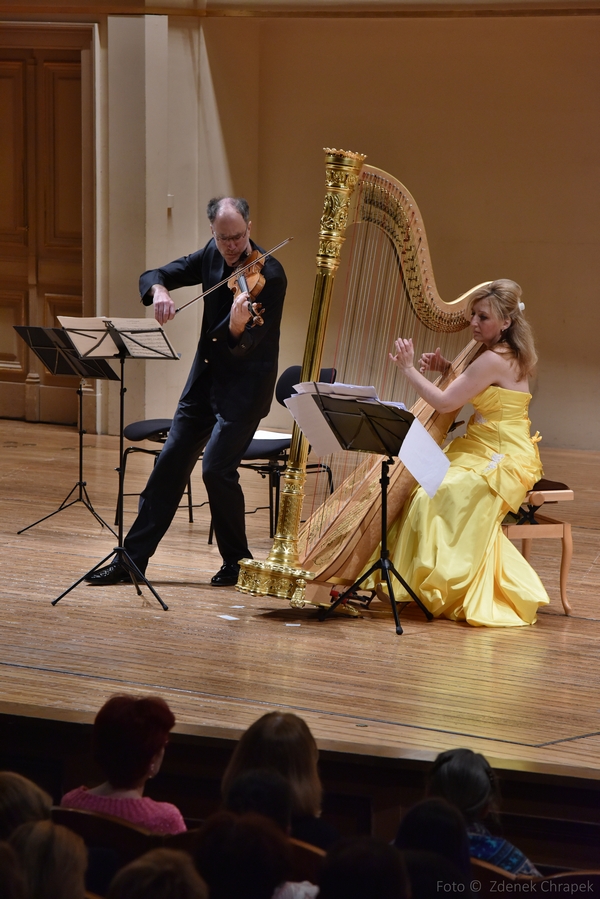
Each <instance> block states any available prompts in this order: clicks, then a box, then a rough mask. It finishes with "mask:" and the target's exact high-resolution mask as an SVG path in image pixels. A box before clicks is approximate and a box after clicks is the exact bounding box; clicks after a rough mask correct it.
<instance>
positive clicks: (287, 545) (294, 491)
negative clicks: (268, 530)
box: [237, 149, 366, 605]
mask: <svg viewBox="0 0 600 899" xmlns="http://www.w3.org/2000/svg"><path fill="white" fill-rule="evenodd" d="M325 153H326V157H325V162H326V194H325V202H324V205H323V215H322V216H321V228H320V232H319V251H318V253H317V277H316V281H315V289H314V292H313V299H312V306H311V313H310V321H309V325H308V335H307V338H306V346H305V348H304V359H303V361H302V372H301V375H300V379H301V381H317V380H318V379H319V372H320V370H321V357H322V355H323V343H324V340H325V331H326V328H327V319H328V317H329V307H330V303H331V295H332V292H333V279H334V278H335V275H336V272H337V270H338V267H339V264H340V253H341V249H342V244H343V243H344V240H345V237H344V235H345V232H346V226H347V224H348V215H349V212H350V204H351V201H352V194H353V193H354V188H355V187H356V184H357V182H358V178H359V175H360V170H361V168H362V164H363V162H364V161H365V158H366V157H365V156H363V155H362V154H361V153H352V152H346V151H344V150H330V149H326V150H325ZM307 457H308V442H307V440H306V438H305V437H304V436H303V434H302V432H301V431H300V429H299V428H298V426H297V425H296V424H294V430H293V434H292V445H291V448H290V456H289V461H288V465H287V468H286V471H285V474H284V476H283V481H282V487H281V500H280V507H279V518H278V521H277V533H276V534H275V539H274V541H273V546H272V548H271V552H270V553H269V557H268V559H267V560H266V561H265V562H260V561H258V560H256V559H243V560H242V561H241V562H240V576H239V580H238V583H237V589H238V590H239V591H241V592H242V593H252V594H253V595H255V596H266V595H270V596H278V597H280V598H281V599H289V600H292V599H293V601H294V604H295V603H298V604H299V605H303V602H304V600H303V596H304V586H305V584H306V581H307V580H310V579H311V578H312V577H313V574H312V572H310V571H305V570H304V569H302V568H300V567H299V559H298V532H299V530H300V517H301V514H302V501H303V499H304V482H305V480H306V460H307Z"/></svg>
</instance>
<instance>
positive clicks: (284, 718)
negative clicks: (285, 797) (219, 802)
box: [221, 712, 322, 815]
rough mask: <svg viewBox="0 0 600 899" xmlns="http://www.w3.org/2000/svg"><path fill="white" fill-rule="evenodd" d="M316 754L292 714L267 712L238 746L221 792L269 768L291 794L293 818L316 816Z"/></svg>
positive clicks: (318, 790)
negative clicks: (238, 779)
mask: <svg viewBox="0 0 600 899" xmlns="http://www.w3.org/2000/svg"><path fill="white" fill-rule="evenodd" d="M318 758H319V751H318V749H317V744H316V742H315V738H314V737H313V735H312V734H311V732H310V729H309V727H308V725H307V723H306V721H304V720H303V719H302V718H299V717H298V715H293V714H292V713H291V712H268V713H267V714H266V715H263V716H262V718H259V719H258V720H257V721H255V722H254V724H251V725H250V727H249V728H248V730H247V731H246V732H245V733H244V734H243V735H242V737H241V739H240V741H239V743H238V744H237V746H236V748H235V750H234V752H233V755H232V757H231V761H230V762H229V764H228V766H227V769H226V770H225V774H224V775H223V781H222V784H221V790H222V793H223V795H224V796H226V795H227V794H228V793H229V790H230V787H231V784H232V783H233V781H234V780H235V779H236V777H238V775H239V774H242V773H243V772H245V771H250V770H251V769H255V768H270V769H271V770H274V771H278V772H279V773H280V774H281V775H283V777H285V779H286V780H287V782H288V783H289V785H290V787H291V790H292V815H319V814H320V812H321V795H322V787H321V780H320V778H319V772H318V769H317V761H318Z"/></svg>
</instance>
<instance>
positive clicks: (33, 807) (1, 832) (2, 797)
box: [0, 771, 52, 840]
mask: <svg viewBox="0 0 600 899" xmlns="http://www.w3.org/2000/svg"><path fill="white" fill-rule="evenodd" d="M51 808H52V799H51V797H50V796H49V795H48V793H46V792H44V790H41V789H40V788H39V787H38V786H37V785H36V784H34V783H33V781H31V780H28V779H27V778H26V777H23V776H22V775H21V774H16V773H15V772H14V771H0V840H7V839H8V838H9V836H10V834H11V833H12V831H13V830H15V828H17V827H18V826H19V825H20V824H25V823H26V822H27V821H42V820H44V819H45V818H49V817H50V809H51Z"/></svg>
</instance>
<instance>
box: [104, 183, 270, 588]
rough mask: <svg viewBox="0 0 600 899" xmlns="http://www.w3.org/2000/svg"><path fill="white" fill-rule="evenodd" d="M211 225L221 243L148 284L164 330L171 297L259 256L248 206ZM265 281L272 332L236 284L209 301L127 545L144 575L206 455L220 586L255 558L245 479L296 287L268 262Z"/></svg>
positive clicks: (117, 569)
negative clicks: (245, 460) (288, 295)
mask: <svg viewBox="0 0 600 899" xmlns="http://www.w3.org/2000/svg"><path fill="white" fill-rule="evenodd" d="M207 215H208V220H209V222H210V226H211V231H212V235H213V236H212V239H211V240H210V241H209V242H208V243H207V244H206V246H205V247H203V249H201V250H198V251H197V252H195V253H192V254H191V255H190V256H182V257H181V258H180V259H176V260H174V261H173V262H170V263H168V264H167V265H165V266H163V267H162V268H158V269H154V270H151V271H147V272H144V274H143V275H142V276H141V278H140V294H141V298H142V302H143V303H144V305H146V306H149V305H150V304H153V305H154V316H155V318H156V320H157V321H158V322H159V323H160V324H161V325H164V324H166V323H167V322H169V321H170V320H171V319H173V318H174V317H175V311H176V307H175V303H174V302H173V300H172V299H171V295H170V292H169V291H171V290H174V289H175V288H177V287H186V286H191V285H196V284H202V287H203V290H204V291H206V290H207V289H208V288H210V287H212V286H214V285H215V284H218V283H219V282H220V281H222V280H223V279H227V278H228V277H229V276H230V275H232V274H233V272H234V270H235V268H236V266H237V265H238V264H239V263H242V264H243V260H244V259H245V257H246V256H247V255H249V254H250V253H251V252H252V251H253V249H258V250H260V247H257V246H256V244H254V243H253V242H252V241H251V240H250V228H251V222H250V212H249V208H248V203H247V202H246V200H244V199H241V198H234V197H221V198H215V199H213V200H211V201H210V202H209V204H208V207H207ZM261 252H262V251H261ZM262 275H263V276H264V278H265V282H266V283H265V285H264V287H263V289H262V291H261V293H260V296H259V300H260V304H261V306H262V307H264V308H263V310H262V311H261V315H260V318H261V319H262V320H263V324H259V321H260V319H259V321H256V322H255V321H254V318H253V315H252V311H251V309H250V307H249V296H248V294H247V293H245V292H244V291H238V292H237V293H236V296H235V298H234V294H233V293H232V290H231V288H230V287H228V285H227V283H224V284H223V285H222V286H221V287H219V288H217V289H216V290H214V291H213V292H212V293H210V294H209V295H208V296H206V297H205V298H204V315H203V319H202V328H201V332H200V341H199V344H198V350H197V352H196V356H195V358H194V362H193V364H192V368H191V371H190V374H189V377H188V380H187V384H186V385H185V388H184V390H183V393H182V395H181V399H180V400H179V405H178V406H177V411H176V412H175V417H174V419H173V424H172V426H171V430H170V431H169V436H168V438H167V442H166V443H165V445H164V447H163V449H162V451H161V453H160V455H159V457H158V460H157V463H156V466H155V467H154V469H153V471H152V474H151V475H150V478H149V480H148V483H147V485H146V488H145V490H144V492H143V493H142V494H141V497H140V506H139V512H138V516H137V518H136V520H135V521H134V523H133V525H132V526H131V528H130V530H129V533H128V534H127V536H126V538H125V541H124V546H125V549H126V551H127V554H128V555H129V557H130V558H131V559H132V560H133V562H135V564H136V565H137V567H138V568H139V569H140V571H141V572H142V573H144V572H145V570H146V565H147V564H148V559H149V558H150V556H152V555H153V553H154V552H155V550H156V547H157V546H158V544H159V543H160V541H161V539H162V537H163V536H164V534H165V533H166V531H167V529H168V527H169V525H170V524H171V521H172V520H173V516H174V515H175V512H176V510H177V507H178V506H179V503H180V501H181V497H182V496H183V493H184V491H185V488H186V485H187V483H188V480H189V477H190V475H191V472H192V469H193V468H194V465H195V464H196V462H197V461H198V458H199V457H200V455H201V453H202V452H203V451H204V455H203V456H202V477H203V480H204V484H205V486H206V491H207V494H208V499H209V503H210V511H211V515H212V520H213V525H214V532H215V537H216V539H217V545H218V547H219V552H220V553H221V556H222V558H223V565H222V567H221V568H220V570H219V571H218V572H217V573H216V574H215V575H214V577H213V578H212V580H211V584H212V585H213V586H215V587H225V586H232V585H233V584H235V583H236V581H237V577H238V573H239V560H240V559H243V558H251V554H250V551H249V549H248V542H247V539H246V527H245V518H244V513H245V509H244V495H243V493H242V488H241V487H240V484H239V475H238V471H237V469H238V466H239V464H240V461H241V459H242V457H243V455H244V453H245V451H246V449H247V448H248V446H249V444H250V441H251V440H252V437H253V436H254V432H255V431H256V429H257V426H258V423H259V421H260V419H261V418H264V416H265V415H267V413H268V411H269V408H270V405H271V399H272V397H273V390H274V388H275V381H276V377H277V357H278V352H279V325H280V321H281V313H282V309H283V300H284V297H285V290H286V286H287V281H286V277H285V272H284V271H283V268H282V267H281V265H280V263H279V262H278V261H277V260H276V259H274V258H273V257H271V256H268V257H267V258H266V259H265V261H264V265H263V268H262ZM87 580H88V581H89V582H90V583H92V584H97V585H107V584H119V583H124V582H128V581H130V580H131V578H130V575H129V572H128V571H127V569H126V568H125V567H124V566H123V565H122V563H121V562H120V561H115V562H113V563H112V564H111V565H107V566H105V567H104V568H100V569H98V570H97V571H95V572H93V573H92V574H90V575H89V577H88V578H87Z"/></svg>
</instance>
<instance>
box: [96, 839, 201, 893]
mask: <svg viewBox="0 0 600 899" xmlns="http://www.w3.org/2000/svg"><path fill="white" fill-rule="evenodd" d="M107 899H208V887H207V886H206V884H205V882H204V881H203V880H202V878H201V877H200V875H199V874H198V872H197V871H196V869H195V867H194V863H193V861H192V859H191V858H190V856H189V855H188V853H187V852H180V851H179V850H177V849H153V850H152V851H151V852H147V853H146V854H145V855H142V856H141V857H140V858H137V859H136V860H135V861H133V862H131V863H130V864H129V865H126V866H125V867H124V868H122V869H121V870H120V871H119V872H118V874H117V875H116V876H115V878H114V880H113V881H112V883H111V885H110V889H109V891H108V893H107Z"/></svg>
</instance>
